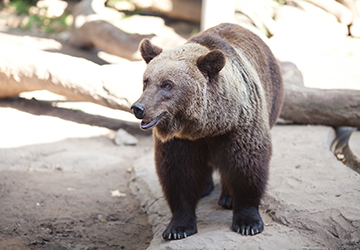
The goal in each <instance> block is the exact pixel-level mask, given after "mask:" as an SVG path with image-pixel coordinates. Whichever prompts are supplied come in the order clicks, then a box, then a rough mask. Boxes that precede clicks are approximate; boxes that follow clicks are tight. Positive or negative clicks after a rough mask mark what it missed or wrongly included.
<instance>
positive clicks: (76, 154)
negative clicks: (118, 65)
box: [0, 15, 153, 250]
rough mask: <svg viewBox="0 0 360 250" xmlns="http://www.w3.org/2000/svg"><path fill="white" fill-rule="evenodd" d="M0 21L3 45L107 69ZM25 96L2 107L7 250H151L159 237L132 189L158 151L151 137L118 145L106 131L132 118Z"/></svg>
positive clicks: (0, 180) (2, 223) (1, 234)
mask: <svg viewBox="0 0 360 250" xmlns="http://www.w3.org/2000/svg"><path fill="white" fill-rule="evenodd" d="M0 17H1V18H0V19H1V20H0V35H1V39H0V43H2V42H5V43H12V44H17V45H19V46H23V47H28V48H32V49H44V50H48V51H54V52H61V53H64V54H69V55H74V56H80V57H83V58H86V59H88V60H92V61H93V62H95V63H99V64H105V63H108V62H107V61H105V60H103V59H101V58H100V57H99V56H98V55H99V53H98V51H96V50H92V51H81V50H76V49H74V48H71V47H70V46H68V45H67V44H61V43H60V42H58V41H56V40H51V39H44V38H39V34H37V37H32V36H31V35H32V34H31V33H29V32H25V33H24V32H21V31H19V30H8V29H6V28H4V18H6V16H5V17H3V16H2V15H0ZM24 96H25V98H24V99H16V98H15V99H9V100H1V103H0V117H1V118H0V173H1V174H0V204H1V205H0V206H1V213H0V249H10V250H12V249H14V250H18V249H146V248H147V246H148V245H149V243H150V241H151V239H152V237H153V233H152V230H151V228H150V226H149V225H148V219H147V216H146V214H144V212H143V211H142V210H141V207H140V203H139V201H138V200H137V199H136V197H135V196H134V195H133V194H132V193H131V192H130V190H129V188H128V182H129V179H130V175H131V173H130V172H131V167H132V166H133V164H134V161H135V160H136V159H137V158H139V157H140V156H141V155H142V152H144V151H148V150H149V149H150V148H151V147H152V138H151V136H150V135H149V133H147V134H144V133H142V132H141V130H140V129H139V128H138V124H135V125H132V126H130V127H127V128H126V129H127V130H128V131H129V132H131V133H132V134H133V135H135V136H136V137H137V138H138V139H139V141H141V143H139V144H138V145H137V146H128V147H127V146H116V145H115V144H114V142H113V140H112V138H113V136H114V131H112V130H110V129H107V128H112V129H114V128H118V127H119V126H118V125H117V122H118V120H116V119H114V118H117V119H122V118H124V119H128V118H127V117H129V114H127V115H126V114H125V115H124V113H123V112H121V111H113V110H110V109H106V108H103V107H99V106H97V105H94V104H85V103H75V102H67V101H64V98H61V97H59V96H54V95H52V94H49V93H47V92H45V93H44V92H38V93H30V94H27V95H24ZM33 97H35V98H36V99H37V100H41V99H43V100H47V101H46V102H38V101H34V100H31V99H32V98H33ZM49 100H50V101H49ZM54 100H55V101H56V102H54ZM54 106H58V107H61V106H65V107H66V108H71V109H72V110H67V109H62V108H58V107H54ZM88 113H93V114H95V115H91V114H88ZM99 114H101V115H102V116H101V117H100V116H99ZM104 114H105V115H104ZM109 114H110V117H109V116H107V115H109ZM44 115H47V116H44ZM59 117H61V119H60V118H59ZM74 121H75V122H74ZM87 124H92V125H94V126H90V125H87ZM95 125H98V126H95ZM99 126H102V127H99ZM104 127H107V128H104ZM129 169H130V170H129ZM114 191H115V192H114ZM117 191H118V192H117ZM112 195H115V196H112Z"/></svg>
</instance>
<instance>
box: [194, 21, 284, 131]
mask: <svg viewBox="0 0 360 250" xmlns="http://www.w3.org/2000/svg"><path fill="white" fill-rule="evenodd" d="M188 43H198V44H200V45H203V46H205V47H207V48H208V49H209V50H213V49H220V50H222V51H223V52H224V53H225V55H226V57H227V58H239V55H238V53H237V51H241V53H242V55H244V56H245V57H246V58H247V60H248V61H249V62H250V63H251V65H252V67H253V68H254V69H255V72H257V73H258V78H259V79H260V82H261V84H262V87H263V89H264V91H265V98H266V103H267V110H268V113H269V125H270V127H272V126H273V125H274V124H275V123H276V120H277V118H278V117H279V115H280V111H281V107H282V103H283V91H284V90H283V83H282V77H281V71H280V67H279V65H278V62H277V60H276V59H275V57H274V55H273V54H272V52H271V50H270V48H269V47H268V46H267V45H266V44H265V42H264V41H263V40H262V39H261V38H260V37H258V36H257V35H255V34H254V33H253V32H251V31H249V30H247V29H245V28H243V27H241V26H239V25H236V24H230V23H224V24H220V25H218V26H215V27H213V28H211V29H208V30H206V31H204V32H201V33H199V34H198V35H196V36H194V37H192V38H190V39H189V41H188ZM240 63H241V62H240Z"/></svg>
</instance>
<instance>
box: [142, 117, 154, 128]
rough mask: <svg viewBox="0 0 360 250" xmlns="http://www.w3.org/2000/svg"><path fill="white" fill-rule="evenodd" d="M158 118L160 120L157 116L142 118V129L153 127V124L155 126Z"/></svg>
mask: <svg viewBox="0 0 360 250" xmlns="http://www.w3.org/2000/svg"><path fill="white" fill-rule="evenodd" d="M157 120H158V119H157V118H155V119H146V120H142V121H141V124H140V126H141V128H142V129H148V128H151V127H152V126H154V125H155V124H156V122H157Z"/></svg>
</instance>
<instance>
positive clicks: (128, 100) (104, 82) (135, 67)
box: [0, 46, 145, 112]
mask: <svg viewBox="0 0 360 250" xmlns="http://www.w3.org/2000/svg"><path fill="white" fill-rule="evenodd" d="M0 58H1V61H0V98H4V97H9V96H14V95H18V94H19V93H22V92H27V91H35V90H48V91H50V92H53V93H55V94H59V95H63V96H66V97H67V98H69V99H71V100H78V101H88V102H93V103H97V104H100V105H103V106H106V107H110V108H113V109H120V110H124V111H128V112H130V111H131V110H130V106H131V104H132V102H133V101H135V100H136V98H138V93H139V92H141V89H142V73H141V72H142V70H143V69H144V67H145V63H143V62H127V63H124V64H120V65H104V66H99V65H97V64H95V63H92V62H90V61H88V60H85V59H81V58H76V57H72V56H67V55H63V54H58V53H51V52H45V51H36V50H26V49H21V48H19V47H15V46H6V47H3V48H2V49H1V50H0Z"/></svg>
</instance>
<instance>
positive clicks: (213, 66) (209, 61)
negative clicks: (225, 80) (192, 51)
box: [196, 49, 226, 79]
mask: <svg viewBox="0 0 360 250" xmlns="http://www.w3.org/2000/svg"><path fill="white" fill-rule="evenodd" d="M225 62H226V57H225V54H224V52H222V51H221V50H218V49H214V50H212V51H210V52H209V53H207V54H206V55H203V56H200V57H199V58H198V60H197V62H196V65H197V66H198V68H199V70H200V71H201V72H202V73H203V74H204V75H205V76H208V77H209V78H210V79H212V78H214V77H215V76H217V75H218V73H219V72H220V70H221V69H222V68H223V67H224V66H225Z"/></svg>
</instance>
